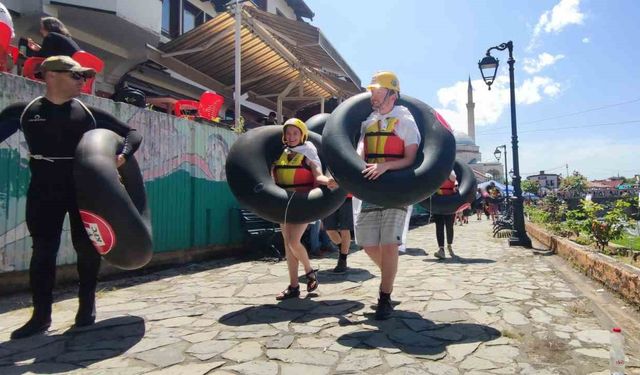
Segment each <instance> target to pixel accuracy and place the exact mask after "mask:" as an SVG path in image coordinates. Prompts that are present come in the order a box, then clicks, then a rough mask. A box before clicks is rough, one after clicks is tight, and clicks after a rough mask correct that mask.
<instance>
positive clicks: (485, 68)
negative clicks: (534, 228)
mask: <svg viewBox="0 0 640 375" xmlns="http://www.w3.org/2000/svg"><path fill="white" fill-rule="evenodd" d="M494 49H495V50H498V51H504V50H505V49H506V50H508V51H509V60H508V64H509V97H510V102H511V148H512V151H513V154H512V158H513V177H512V179H511V180H512V182H513V190H514V193H515V194H514V195H515V198H514V199H513V229H514V231H513V233H512V235H511V238H510V239H509V245H512V246H524V247H531V239H530V238H529V236H528V235H527V231H526V230H525V225H524V207H523V199H522V188H521V186H520V180H521V177H520V161H519V157H518V126H517V122H516V89H515V78H514V65H515V63H516V60H515V59H514V58H513V42H512V41H508V42H507V43H501V44H499V45H497V46H494V47H491V48H489V49H488V50H487V53H486V54H485V57H483V58H482V60H480V61H479V62H478V67H480V74H482V79H484V82H485V83H486V84H487V86H489V90H491V84H493V81H494V80H495V78H496V73H497V70H498V60H497V59H496V58H494V57H493V56H491V53H490V52H491V50H494ZM504 151H505V152H506V151H507V150H506V147H505V150H504ZM494 155H496V153H495V152H494ZM506 159H507V158H506V156H505V172H506ZM506 174H507V173H505V179H506V178H507V176H506ZM507 186H508V184H507Z"/></svg>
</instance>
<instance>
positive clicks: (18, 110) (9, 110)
mask: <svg viewBox="0 0 640 375" xmlns="http://www.w3.org/2000/svg"><path fill="white" fill-rule="evenodd" d="M25 106H26V104H25V103H16V104H11V105H10V106H8V107H6V108H5V109H3V110H2V112H0V142H2V141H4V140H5V139H7V138H9V137H11V136H12V135H13V133H15V132H16V131H18V129H19V128H20V116H22V112H23V111H24V107H25Z"/></svg>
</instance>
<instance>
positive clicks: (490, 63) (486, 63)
mask: <svg viewBox="0 0 640 375" xmlns="http://www.w3.org/2000/svg"><path fill="white" fill-rule="evenodd" d="M498 65H499V61H498V59H496V58H495V57H493V56H491V55H490V54H489V51H487V55H486V56H485V57H484V58H483V59H482V60H480V61H478V66H479V67H480V74H482V79H483V80H484V82H485V83H486V84H487V86H489V90H491V85H492V84H493V81H494V80H495V79H496V73H497V72H498Z"/></svg>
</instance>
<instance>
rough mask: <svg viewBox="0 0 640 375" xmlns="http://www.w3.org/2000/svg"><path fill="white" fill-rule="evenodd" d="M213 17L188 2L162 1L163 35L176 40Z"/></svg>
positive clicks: (179, 0) (176, 0) (182, 0)
mask: <svg viewBox="0 0 640 375" xmlns="http://www.w3.org/2000/svg"><path fill="white" fill-rule="evenodd" d="M211 18H212V17H211V16H210V15H208V14H206V13H205V12H204V11H202V10H200V9H199V8H198V7H196V6H194V5H193V4H191V3H189V2H188V1H186V0H162V28H161V30H162V35H164V36H168V37H169V38H175V37H177V36H178V35H180V34H183V33H186V32H187V31H189V30H191V29H194V28H196V27H198V26H200V25H202V24H203V23H204V22H206V21H209V20H210V19H211Z"/></svg>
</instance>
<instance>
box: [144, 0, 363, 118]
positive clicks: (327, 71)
mask: <svg viewBox="0 0 640 375" xmlns="http://www.w3.org/2000/svg"><path fill="white" fill-rule="evenodd" d="M234 27H235V20H234V17H233V15H232V14H231V13H230V12H225V13H221V14H219V15H218V16H216V17H215V18H213V19H212V20H210V21H208V22H206V23H204V24H202V25H200V26H199V27H197V28H195V29H193V30H191V31H189V32H188V33H185V34H183V35H181V36H180V37H178V38H176V39H174V40H172V41H171V42H169V43H167V44H165V45H163V46H161V47H160V48H159V50H157V49H155V48H153V47H151V46H148V48H147V50H148V57H149V59H151V60H153V61H155V62H156V63H158V64H161V65H163V66H165V67H167V68H170V69H172V70H174V71H176V72H178V73H179V74H181V75H183V76H185V77H187V78H189V79H191V80H193V81H195V82H199V83H200V84H203V85H205V86H207V87H211V88H212V89H214V90H216V91H217V92H218V93H220V94H222V95H224V96H226V97H227V99H230V100H232V99H233V89H234V77H235V72H234ZM284 29H287V30H286V32H284V31H283V30H284ZM241 43H242V55H241V60H242V68H241V72H242V93H243V94H245V93H247V94H248V95H249V97H248V99H249V100H250V101H254V102H256V103H258V104H261V105H263V106H266V107H270V108H275V107H276V103H277V102H278V101H281V102H282V105H283V109H284V110H285V112H288V114H289V115H291V114H292V113H293V112H295V111H296V110H297V109H299V108H302V107H304V106H306V105H308V104H310V103H313V102H317V101H319V100H324V99H329V98H331V97H337V98H346V97H349V96H352V95H354V94H356V93H358V92H360V91H361V87H360V80H359V79H358V77H357V76H356V75H355V73H353V71H352V70H351V69H350V68H349V67H348V65H346V63H345V62H344V60H343V59H342V57H340V56H339V55H338V54H337V52H335V51H334V50H333V48H329V47H330V44H328V42H327V41H326V39H324V37H322V34H321V33H320V31H319V30H318V29H317V28H315V27H313V26H311V25H308V24H306V23H304V22H301V21H292V20H289V19H286V18H284V17H280V16H276V15H272V14H269V13H267V12H263V11H261V10H258V9H256V8H254V7H252V6H245V7H243V13H242V28H241Z"/></svg>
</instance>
